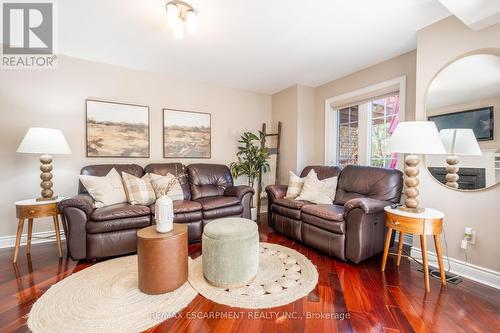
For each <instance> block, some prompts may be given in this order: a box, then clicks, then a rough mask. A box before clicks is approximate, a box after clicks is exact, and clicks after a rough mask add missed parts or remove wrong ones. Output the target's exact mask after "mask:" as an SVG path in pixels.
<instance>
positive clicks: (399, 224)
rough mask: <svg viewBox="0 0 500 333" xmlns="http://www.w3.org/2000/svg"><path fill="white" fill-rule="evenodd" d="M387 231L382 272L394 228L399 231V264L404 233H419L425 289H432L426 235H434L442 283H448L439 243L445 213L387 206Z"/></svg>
mask: <svg viewBox="0 0 500 333" xmlns="http://www.w3.org/2000/svg"><path fill="white" fill-rule="evenodd" d="M384 210H385V214H386V221H385V225H386V226H387V233H386V238H385V246H384V256H383V258H382V272H383V271H384V270H385V264H386V262H387V255H388V254H389V245H390V243H391V236H392V232H393V230H396V231H399V244H398V261H397V266H399V264H400V262H401V252H402V250H403V235H404V234H405V233H409V234H413V235H419V236H420V246H421V248H422V265H423V270H424V284H425V291H426V292H429V291H430V286H429V270H428V267H427V244H426V239H425V236H431V235H432V236H433V238H434V245H435V247H436V254H437V258H438V264H439V272H440V273H441V283H442V284H443V286H445V285H446V275H445V271H444V266H443V253H442V251H441V244H440V243H439V235H440V234H441V232H442V231H443V218H444V214H443V213H441V212H440V211H438V210H435V209H431V208H426V209H425V211H424V212H423V213H418V214H417V213H410V212H407V211H404V210H400V209H393V208H391V207H389V206H388V207H385V208H384Z"/></svg>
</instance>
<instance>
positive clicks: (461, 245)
mask: <svg viewBox="0 0 500 333" xmlns="http://www.w3.org/2000/svg"><path fill="white" fill-rule="evenodd" d="M467 244H468V243H467V239H462V243H461V244H460V248H462V249H463V250H467Z"/></svg>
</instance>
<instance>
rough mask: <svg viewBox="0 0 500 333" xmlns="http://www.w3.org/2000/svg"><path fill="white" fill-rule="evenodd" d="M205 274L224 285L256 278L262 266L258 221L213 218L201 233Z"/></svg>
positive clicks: (235, 285)
mask: <svg viewBox="0 0 500 333" xmlns="http://www.w3.org/2000/svg"><path fill="white" fill-rule="evenodd" d="M201 246H202V251H203V252H202V253H203V259H202V261H203V275H204V276H205V279H207V281H208V282H209V283H210V284H212V285H214V286H216V287H223V288H234V287H240V286H243V285H245V284H247V283H250V282H252V281H253V279H254V278H255V276H256V275H257V271H258V269H259V232H258V230H257V224H256V223H255V222H253V221H251V220H248V219H244V218H238V217H233V218H224V219H218V220H215V221H213V222H210V223H209V224H207V225H206V226H205V228H204V229H203V236H202V243H201Z"/></svg>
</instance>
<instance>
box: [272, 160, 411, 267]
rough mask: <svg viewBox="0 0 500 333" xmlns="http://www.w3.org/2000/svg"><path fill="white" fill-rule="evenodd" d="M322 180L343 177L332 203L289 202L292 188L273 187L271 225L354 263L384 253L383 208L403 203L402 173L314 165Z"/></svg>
mask: <svg viewBox="0 0 500 333" xmlns="http://www.w3.org/2000/svg"><path fill="white" fill-rule="evenodd" d="M311 169H314V170H315V171H316V173H317V174H318V178H319V179H320V180H322V179H325V178H330V177H335V176H338V183H337V191H336V194H335V199H334V202H332V204H328V205H325V204H321V205H316V204H313V203H311V202H308V201H298V200H293V199H287V198H285V195H286V191H287V186H285V185H270V186H268V187H267V188H266V192H267V195H268V205H269V206H268V223H269V225H270V226H271V227H273V228H274V229H275V230H276V231H278V232H280V233H283V234H285V235H287V236H289V237H291V238H293V239H295V240H298V241H300V242H302V243H305V244H307V245H309V246H312V247H314V248H316V249H318V250H320V251H322V252H325V253H327V254H329V255H331V256H335V257H337V258H339V259H342V260H349V261H352V262H354V263H359V262H360V261H362V260H364V259H366V258H369V257H371V256H373V255H375V254H377V253H380V252H381V251H382V250H383V246H384V234H385V213H384V207H385V206H387V205H391V204H394V203H399V201H400V199H401V192H402V189H403V174H402V172H401V171H399V170H393V169H385V168H376V167H367V166H355V165H349V166H346V167H345V168H343V169H342V170H341V169H339V168H338V167H327V166H309V167H306V168H305V169H304V170H303V171H302V173H301V177H305V176H306V175H307V174H308V173H309V171H310V170H311Z"/></svg>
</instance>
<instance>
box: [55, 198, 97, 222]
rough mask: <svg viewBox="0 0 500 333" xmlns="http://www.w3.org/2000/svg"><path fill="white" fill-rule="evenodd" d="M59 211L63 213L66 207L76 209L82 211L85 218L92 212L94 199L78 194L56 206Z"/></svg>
mask: <svg viewBox="0 0 500 333" xmlns="http://www.w3.org/2000/svg"><path fill="white" fill-rule="evenodd" d="M58 207H59V210H60V211H61V212H64V209H66V208H68V207H73V208H78V209H80V210H82V211H83V212H84V213H85V215H87V218H88V217H90V214H91V213H92V212H93V211H94V199H93V198H92V197H91V196H90V195H88V194H79V195H77V196H74V197H71V198H68V199H64V200H62V201H61V202H60V203H59V204H58Z"/></svg>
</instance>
